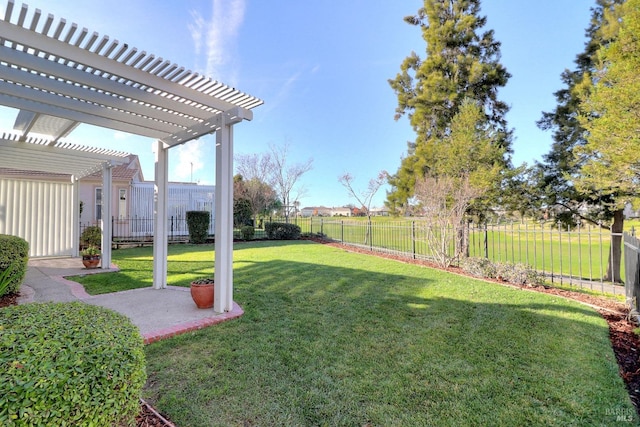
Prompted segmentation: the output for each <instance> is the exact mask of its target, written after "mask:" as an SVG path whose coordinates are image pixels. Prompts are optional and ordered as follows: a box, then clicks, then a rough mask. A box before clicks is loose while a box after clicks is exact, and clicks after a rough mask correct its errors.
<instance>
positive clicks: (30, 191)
mask: <svg viewBox="0 0 640 427" xmlns="http://www.w3.org/2000/svg"><path fill="white" fill-rule="evenodd" d="M72 200H73V185H72V184H71V183H68V184H67V183H62V182H40V181H29V180H18V179H5V178H0V234H10V235H14V236H20V237H22V238H23V239H25V240H26V241H27V242H29V256H30V257H44V256H70V255H72V254H73V248H72V246H73V245H72V236H73V233H72V227H73V224H72V222H73V209H72V208H73V206H72Z"/></svg>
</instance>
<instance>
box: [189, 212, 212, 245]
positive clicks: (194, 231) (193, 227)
mask: <svg viewBox="0 0 640 427" xmlns="http://www.w3.org/2000/svg"><path fill="white" fill-rule="evenodd" d="M210 218H211V214H210V213H209V212H208V211H187V228H188V229H189V241H190V242H191V243H205V242H206V241H207V237H208V236H209V220H210Z"/></svg>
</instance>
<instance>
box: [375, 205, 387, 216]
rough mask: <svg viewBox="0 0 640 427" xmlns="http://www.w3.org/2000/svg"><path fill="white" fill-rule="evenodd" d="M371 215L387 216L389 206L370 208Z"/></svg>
mask: <svg viewBox="0 0 640 427" xmlns="http://www.w3.org/2000/svg"><path fill="white" fill-rule="evenodd" d="M371 216H389V208H388V207H386V206H383V207H381V208H371Z"/></svg>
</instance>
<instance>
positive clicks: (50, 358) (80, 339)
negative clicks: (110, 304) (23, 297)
mask: <svg viewBox="0 0 640 427" xmlns="http://www.w3.org/2000/svg"><path fill="white" fill-rule="evenodd" d="M143 346H144V345H143V342H142V337H141V336H140V332H139V331H138V329H137V328H136V327H135V326H134V325H133V324H131V322H130V321H129V320H128V319H127V318H126V317H125V316H123V315H121V314H118V313H116V312H113V311H111V310H108V309H106V308H103V307H98V306H92V305H88V304H84V303H80V302H74V303H45V304H35V303H34V304H24V305H18V306H11V307H5V308H3V309H1V310H0V425H3V426H12V425H15V426H44V425H47V426H54V425H55V426H76V425H85V426H120V425H133V424H134V423H135V416H136V415H137V413H138V412H139V409H140V402H139V398H140V393H141V391H142V387H143V385H144V383H145V380H146V374H145V359H144V348H143Z"/></svg>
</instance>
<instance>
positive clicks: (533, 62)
mask: <svg viewBox="0 0 640 427" xmlns="http://www.w3.org/2000/svg"><path fill="white" fill-rule="evenodd" d="M4 3H5V2H4V1H3V2H2V5H1V6H0V11H1V12H2V13H4V10H3V8H4ZM17 3H18V4H19V2H18V1H17ZM27 4H28V5H29V6H30V8H36V7H37V8H39V9H41V10H42V11H43V12H44V13H51V14H53V15H55V16H56V18H60V17H61V18H65V19H66V20H67V21H72V22H76V23H78V24H79V26H81V27H86V28H88V29H89V30H91V31H96V32H98V33H100V34H101V35H104V34H106V35H108V36H110V37H111V38H115V39H118V40H120V41H123V42H126V43H128V44H129V45H132V46H135V47H137V48H138V49H140V50H145V51H146V52H148V53H153V54H155V55H156V56H162V57H163V58H165V59H169V60H171V61H173V62H176V63H178V64H179V65H181V66H184V67H185V68H189V69H192V70H194V71H197V72H200V73H203V74H205V75H208V76H211V77H212V78H214V79H216V80H219V81H221V82H223V83H226V84H229V85H231V86H234V87H236V88H238V89H240V90H242V91H244V92H247V93H249V94H251V95H254V96H257V97H259V98H261V99H263V100H264V101H265V104H264V105H263V106H261V107H258V108H256V109H254V120H253V121H251V122H243V123H241V124H239V125H237V126H236V127H235V129H234V138H235V153H237V154H238V153H241V154H249V153H255V152H266V151H267V150H268V148H269V144H274V145H277V146H282V145H284V144H288V145H289V150H290V156H291V161H292V162H302V161H305V160H307V159H309V158H312V159H313V169H312V170H311V171H310V172H308V173H307V174H306V175H304V177H303V179H302V180H301V182H300V184H302V186H303V187H304V192H303V194H304V196H303V197H302V198H301V200H300V201H301V205H302V206H319V205H324V206H343V205H346V204H349V203H355V200H354V199H353V198H350V197H349V195H348V193H347V191H346V190H345V189H344V188H343V187H342V186H341V185H340V184H339V182H338V177H339V176H340V175H342V174H344V173H345V172H349V173H351V174H352V175H353V176H354V177H355V187H356V188H357V189H365V188H366V187H367V183H368V181H369V179H371V178H374V177H375V176H376V175H377V173H378V171H380V170H383V169H384V170H387V171H389V172H390V173H394V172H396V170H397V169H398V166H399V165H400V158H401V156H402V155H403V154H405V153H406V148H407V141H412V140H413V139H414V134H413V131H412V129H411V127H410V126H409V124H408V120H407V119H406V118H402V119H400V120H399V121H394V119H393V116H394V112H395V107H396V105H397V100H396V97H395V95H394V93H393V91H392V90H391V88H390V86H389V84H388V83H387V80H388V79H390V78H394V77H395V75H396V74H397V73H398V71H399V69H400V64H401V62H402V60H403V59H404V58H405V57H406V56H407V55H409V54H410V52H411V51H412V50H414V51H415V52H417V53H418V54H419V55H421V56H422V57H424V52H425V43H424V41H423V40H422V38H421V35H420V32H419V29H417V28H415V27H413V26H411V25H408V24H406V23H405V22H404V21H403V17H404V16H406V15H411V14H414V13H415V12H416V11H417V10H418V9H419V8H420V7H421V5H422V2H421V1H420V0H411V1H409V0H404V1H398V0H368V1H365V0H349V1H339V0H316V1H300V0H275V1H261V0H174V1H171V0H163V1H157V0H128V1H125V0H110V1H100V2H98V1H89V2H87V1H86V0H84V1H79V0H31V1H27ZM594 4H595V1H588V0H538V1H535V2H532V1H513V0H485V1H483V3H482V14H483V15H486V16H487V18H488V22H487V27H486V28H487V29H493V30H494V31H495V38H496V39H497V40H498V41H500V42H501V43H502V49H501V51H502V63H503V65H504V66H505V67H506V68H507V70H508V71H509V72H510V73H511V74H512V78H511V79H510V80H509V83H508V85H507V86H506V87H505V88H503V89H501V90H500V92H499V96H500V98H501V99H502V100H504V101H505V102H507V104H509V105H510V106H511V111H510V112H509V114H508V116H507V120H508V122H509V126H510V127H511V128H514V131H515V133H514V134H515V140H514V143H513V149H514V155H513V162H514V164H516V165H518V164H521V163H523V162H527V163H532V162H533V161H534V160H540V158H541V156H542V155H543V154H544V153H546V152H547V151H548V149H549V146H550V144H551V135H550V133H549V132H542V131H540V130H539V129H537V127H536V125H535V122H536V121H537V120H538V119H539V118H540V116H541V112H542V111H549V110H551V109H553V108H554V105H555V99H554V97H553V92H555V91H556V90H558V89H560V88H561V82H560V74H561V72H562V71H563V70H564V69H565V68H573V65H574V64H573V61H574V59H575V56H576V54H578V53H579V52H581V51H582V50H583V48H584V43H585V37H584V33H585V28H586V27H587V26H588V24H589V17H590V8H591V7H592V6H593V5H594ZM87 6H89V7H87ZM14 119H15V114H14V113H13V112H10V111H7V110H6V109H0V131H4V130H7V129H10V128H11V127H12V125H13V120H14ZM68 140H70V141H72V142H76V143H79V144H83V145H95V146H100V147H110V148H114V149H118V150H121V151H127V152H131V153H135V154H138V155H139V156H140V160H141V163H142V167H143V172H144V176H145V178H146V179H147V180H152V179H153V159H154V157H153V153H152V151H151V146H152V144H153V141H152V140H149V139H145V138H140V137H135V136H132V135H127V134H122V133H115V132H114V131H110V130H105V129H97V128H94V127H91V126H88V125H81V126H80V127H79V128H78V129H77V130H76V131H74V132H73V133H72V134H71V135H70V136H69V138H68ZM214 140H215V137H213V136H208V137H205V138H202V139H201V140H199V141H193V142H190V143H188V144H185V145H183V146H181V147H179V148H173V149H171V151H170V157H169V158H170V160H169V161H170V165H169V168H170V179H171V180H173V181H189V180H191V178H192V177H193V180H194V181H198V182H200V183H203V184H213V183H214V180H215V178H214V168H213V165H214V159H215V157H214V150H213V146H214ZM384 190H385V189H384V188H383V189H381V190H380V192H379V193H378V195H377V197H376V198H375V199H374V203H373V204H374V205H375V206H381V205H382V203H383V201H384V199H385V194H384Z"/></svg>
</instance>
